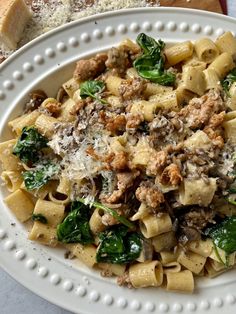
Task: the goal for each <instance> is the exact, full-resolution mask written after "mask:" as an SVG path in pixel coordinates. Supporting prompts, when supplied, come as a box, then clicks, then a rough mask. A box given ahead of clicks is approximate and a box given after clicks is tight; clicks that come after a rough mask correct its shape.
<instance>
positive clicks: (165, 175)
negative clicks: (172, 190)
mask: <svg viewBox="0 0 236 314" xmlns="http://www.w3.org/2000/svg"><path fill="white" fill-rule="evenodd" d="M181 181H183V177H182V176H181V173H180V169H179V167H178V166H177V165H176V164H173V163H172V164H170V165H169V166H167V167H166V168H165V169H164V171H163V172H162V174H161V178H160V182H161V183H162V184H164V185H168V184H171V185H179V184H180V183H181Z"/></svg>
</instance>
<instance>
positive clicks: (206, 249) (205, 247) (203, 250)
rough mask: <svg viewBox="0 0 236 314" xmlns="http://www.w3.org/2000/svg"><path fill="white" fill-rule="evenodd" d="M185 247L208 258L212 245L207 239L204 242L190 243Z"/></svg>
mask: <svg viewBox="0 0 236 314" xmlns="http://www.w3.org/2000/svg"><path fill="white" fill-rule="evenodd" d="M186 246H187V248H188V250H190V251H192V252H194V253H197V254H199V255H201V256H204V257H208V256H210V254H211V252H212V249H213V244H212V240H211V239H207V240H205V241H203V240H197V241H191V242H189V243H188V244H187V245H186Z"/></svg>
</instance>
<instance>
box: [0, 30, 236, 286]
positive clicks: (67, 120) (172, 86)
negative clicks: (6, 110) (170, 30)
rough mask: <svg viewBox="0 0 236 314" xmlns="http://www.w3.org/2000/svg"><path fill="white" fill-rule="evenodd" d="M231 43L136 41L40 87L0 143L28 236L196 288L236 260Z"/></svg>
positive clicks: (139, 274)
mask: <svg viewBox="0 0 236 314" xmlns="http://www.w3.org/2000/svg"><path fill="white" fill-rule="evenodd" d="M235 60H236V39H235V38H234V37H233V35H232V34H231V32H226V33H224V34H223V35H222V36H220V37H219V38H217V39H216V40H215V41H212V40H211V39H209V38H202V39H199V40H197V41H195V42H194V43H193V42H191V41H186V42H181V43H178V44H174V45H172V46H166V45H165V43H164V42H163V41H162V40H156V39H154V38H151V37H149V36H147V35H146V34H143V33H141V34H139V35H138V37H137V39H136V43H135V42H133V41H131V40H129V39H126V40H124V41H123V42H121V43H120V45H119V46H117V47H113V48H111V49H110V50H108V51H107V52H105V53H100V54H97V55H95V56H94V57H92V58H90V59H83V60H79V61H78V62H77V64H76V66H75V70H74V73H73V77H72V78H71V79H70V80H68V81H66V82H65V83H64V84H63V85H62V87H61V88H60V89H59V91H58V93H57V96H56V98H49V97H48V96H47V95H46V94H45V92H44V91H41V90H35V91H33V92H32V93H31V94H30V100H29V102H28V103H27V104H26V106H25V112H24V114H23V115H21V116H20V117H17V118H15V119H14V120H12V121H10V122H9V123H8V125H9V127H10V128H11V130H12V131H13V132H14V134H15V137H14V138H13V139H10V140H8V141H5V142H2V143H0V161H1V163H2V174H1V178H2V180H3V182H4V183H5V184H6V187H7V188H8V190H9V192H10V194H9V195H8V196H7V197H6V198H5V203H6V204H7V206H8V207H9V208H10V209H11V210H12V212H13V213H14V214H15V216H16V217H17V219H18V220H19V221H21V222H26V221H28V220H31V224H32V228H31V231H30V232H29V239H30V240H33V241H38V242H40V243H42V244H45V245H48V246H52V247H54V246H56V245H59V244H60V245H62V246H64V247H65V248H66V249H67V251H68V252H70V253H69V254H70V257H75V258H78V259H79V260H81V261H82V262H84V263H85V264H86V265H88V266H89V267H94V268H97V269H100V271H101V274H102V275H103V276H108V277H109V276H113V275H115V276H117V282H118V284H119V285H127V286H128V287H134V288H140V287H149V286H155V287H159V286H162V287H164V288H166V289H167V290H173V291H183V292H193V290H194V277H197V276H208V277H215V276H217V275H219V274H221V273H223V272H225V271H228V270H229V269H231V268H233V267H234V265H235V251H236V165H235V163H236V154H235V152H236V150H235V148H236V64H235Z"/></svg>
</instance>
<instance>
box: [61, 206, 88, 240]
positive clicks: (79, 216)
mask: <svg viewBox="0 0 236 314" xmlns="http://www.w3.org/2000/svg"><path fill="white" fill-rule="evenodd" d="M89 218H90V208H89V207H88V206H85V205H84V204H81V203H79V202H73V203H72V204H71V211H70V213H69V214H68V215H67V216H66V218H65V219H64V220H63V222H62V223H61V224H59V225H58V226H57V238H58V240H59V241H61V242H63V243H81V244H89V243H93V242H94V240H93V236H92V234H91V230H90V226H89Z"/></svg>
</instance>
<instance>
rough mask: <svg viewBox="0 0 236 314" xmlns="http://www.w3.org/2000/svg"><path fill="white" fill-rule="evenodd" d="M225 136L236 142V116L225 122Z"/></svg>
mask: <svg viewBox="0 0 236 314" xmlns="http://www.w3.org/2000/svg"><path fill="white" fill-rule="evenodd" d="M223 127H224V130H225V136H226V138H227V139H228V140H230V142H231V143H233V144H235V143H236V118H235V119H232V120H229V121H226V122H224V123H223Z"/></svg>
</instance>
